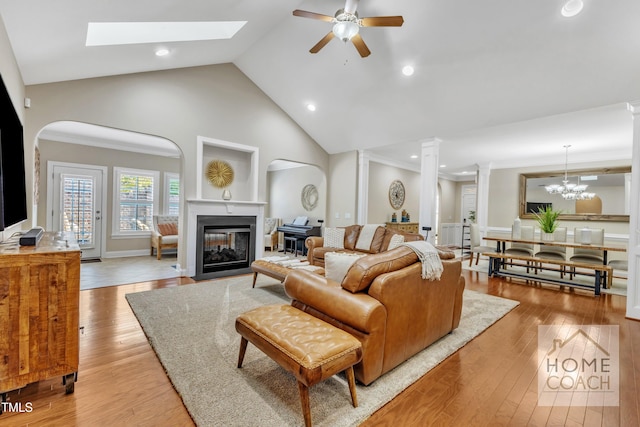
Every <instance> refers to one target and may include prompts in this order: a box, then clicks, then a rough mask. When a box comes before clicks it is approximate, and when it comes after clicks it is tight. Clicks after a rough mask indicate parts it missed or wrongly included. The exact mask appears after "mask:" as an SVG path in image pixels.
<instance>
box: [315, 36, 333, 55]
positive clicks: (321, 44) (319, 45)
mask: <svg viewBox="0 0 640 427" xmlns="http://www.w3.org/2000/svg"><path fill="white" fill-rule="evenodd" d="M334 37H335V35H334V34H333V31H329V33H328V34H327V35H326V36H324V37H323V38H322V40H320V41H319V42H318V43H316V45H315V46H314V47H312V48H311V49H310V50H309V52H311V53H318V52H320V49H322V48H323V47H325V46H326V44H327V43H329V42H330V41H331V39H332V38H334Z"/></svg>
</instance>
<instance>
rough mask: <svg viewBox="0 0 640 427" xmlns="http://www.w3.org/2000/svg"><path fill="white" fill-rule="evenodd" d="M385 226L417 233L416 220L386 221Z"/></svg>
mask: <svg viewBox="0 0 640 427" xmlns="http://www.w3.org/2000/svg"><path fill="white" fill-rule="evenodd" d="M387 228H392V229H394V230H398V231H403V232H405V233H415V234H418V233H419V231H418V223H417V222H387Z"/></svg>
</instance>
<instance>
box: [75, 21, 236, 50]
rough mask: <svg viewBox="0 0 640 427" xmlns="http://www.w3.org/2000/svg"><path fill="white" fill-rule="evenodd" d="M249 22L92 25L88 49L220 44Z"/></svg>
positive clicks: (100, 23)
mask: <svg viewBox="0 0 640 427" xmlns="http://www.w3.org/2000/svg"><path fill="white" fill-rule="evenodd" d="M246 23H247V21H224V22H89V26H88V28H87V40H86V42H85V45H86V46H108V45H121V44H139V43H167V42H181V41H194V40H221V39H230V38H231V37H233V36H234V35H235V34H236V33H237V32H238V31H239V30H240V29H241V28H242V27H243V26H244V24H246Z"/></svg>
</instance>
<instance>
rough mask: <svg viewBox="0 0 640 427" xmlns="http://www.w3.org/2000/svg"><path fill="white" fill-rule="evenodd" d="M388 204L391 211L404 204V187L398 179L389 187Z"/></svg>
mask: <svg viewBox="0 0 640 427" xmlns="http://www.w3.org/2000/svg"><path fill="white" fill-rule="evenodd" d="M389 203H391V207H392V208H393V209H400V208H401V207H402V205H403V204H404V185H403V184H402V181H400V180H399V179H396V180H395V181H393V182H392V183H391V185H390V186H389Z"/></svg>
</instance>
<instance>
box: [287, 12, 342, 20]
mask: <svg viewBox="0 0 640 427" xmlns="http://www.w3.org/2000/svg"><path fill="white" fill-rule="evenodd" d="M293 16H300V17H302V18H311V19H318V20H320V21H325V22H331V21H333V16H329V15H323V14H321V13H315V12H307V11H306V10H300V9H296V10H294V11H293Z"/></svg>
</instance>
